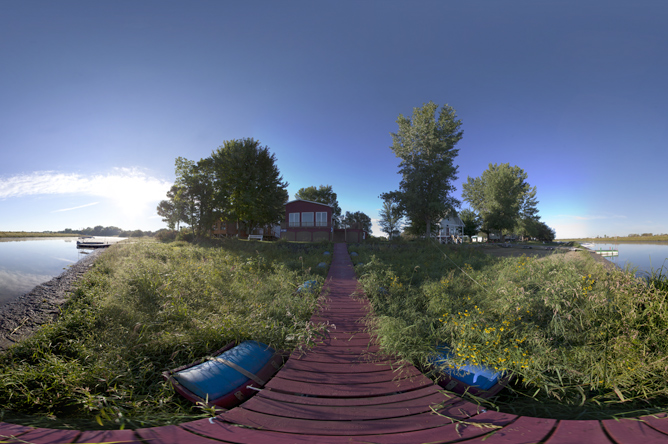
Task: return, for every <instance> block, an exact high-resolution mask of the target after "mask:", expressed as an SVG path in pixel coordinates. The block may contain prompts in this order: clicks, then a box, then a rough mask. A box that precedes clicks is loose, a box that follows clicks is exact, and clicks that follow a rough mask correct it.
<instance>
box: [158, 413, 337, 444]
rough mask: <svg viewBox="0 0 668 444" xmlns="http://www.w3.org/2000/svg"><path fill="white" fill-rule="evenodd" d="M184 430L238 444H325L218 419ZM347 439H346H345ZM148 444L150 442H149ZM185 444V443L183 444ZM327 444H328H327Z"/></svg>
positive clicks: (311, 437) (298, 435) (182, 425)
mask: <svg viewBox="0 0 668 444" xmlns="http://www.w3.org/2000/svg"><path fill="white" fill-rule="evenodd" d="M181 427H183V428H184V429H186V430H189V431H191V432H193V433H197V434H198V435H203V436H205V437H206V436H208V437H211V438H213V439H217V440H222V441H225V442H233V443H239V444H264V443H271V444H313V443H314V442H318V443H321V444H325V443H326V441H325V442H323V441H322V440H321V439H320V438H318V440H317V441H314V438H313V436H308V435H301V434H287V433H278V432H273V431H268V430H256V429H249V428H246V427H239V426H238V425H236V424H228V423H225V422H222V421H219V420H218V419H211V420H209V419H201V420H197V421H192V422H188V423H186V424H181ZM346 439H347V438H346ZM149 442H150V441H149ZM184 444H187V443H184ZM327 444H329V443H327Z"/></svg>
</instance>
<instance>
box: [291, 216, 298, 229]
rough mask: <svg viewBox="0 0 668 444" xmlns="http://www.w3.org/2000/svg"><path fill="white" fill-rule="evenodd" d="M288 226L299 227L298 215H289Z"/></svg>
mask: <svg viewBox="0 0 668 444" xmlns="http://www.w3.org/2000/svg"><path fill="white" fill-rule="evenodd" d="M289 217H290V226H291V227H298V226H299V213H290V216H289Z"/></svg>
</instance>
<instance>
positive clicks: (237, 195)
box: [210, 139, 288, 233]
mask: <svg viewBox="0 0 668 444" xmlns="http://www.w3.org/2000/svg"><path fill="white" fill-rule="evenodd" d="M210 159H211V163H212V168H213V171H214V174H215V179H216V204H217V206H218V208H219V209H222V213H223V219H225V220H230V221H236V220H238V221H242V222H244V223H245V224H246V227H247V229H248V232H249V233H250V232H251V231H252V230H253V229H254V228H255V227H257V226H264V225H269V224H273V223H276V222H280V221H281V220H282V219H283V217H284V216H285V214H284V207H283V206H284V205H285V203H286V202H287V200H288V192H287V187H288V183H287V182H284V181H283V177H282V176H281V174H280V172H279V170H278V167H277V166H276V156H275V155H274V154H271V153H270V152H269V148H268V147H266V146H264V147H263V146H260V142H258V141H257V140H254V139H240V140H228V141H226V142H225V143H224V144H223V146H221V147H219V148H218V149H217V150H216V151H214V152H213V154H212V155H211V158H210Z"/></svg>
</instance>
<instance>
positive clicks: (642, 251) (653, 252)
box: [594, 242, 668, 276]
mask: <svg viewBox="0 0 668 444" xmlns="http://www.w3.org/2000/svg"><path fill="white" fill-rule="evenodd" d="M594 245H595V247H594V250H598V249H599V248H601V249H604V250H605V249H607V248H614V249H618V250H619V256H612V257H606V259H607V260H609V261H610V262H612V263H614V264H616V265H617V266H619V267H620V268H625V267H630V268H637V273H636V274H637V275H638V276H644V275H645V273H647V272H649V271H650V270H651V269H652V268H654V269H655V270H658V269H659V268H661V267H662V266H664V265H665V268H664V273H663V274H664V275H665V274H668V243H662V244H644V243H639V244H626V243H624V244H622V243H620V244H611V243H599V242H594Z"/></svg>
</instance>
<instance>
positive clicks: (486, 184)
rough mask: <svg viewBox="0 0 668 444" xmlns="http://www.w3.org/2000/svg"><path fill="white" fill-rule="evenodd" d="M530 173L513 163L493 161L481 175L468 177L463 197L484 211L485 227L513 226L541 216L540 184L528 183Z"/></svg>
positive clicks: (497, 230)
mask: <svg viewBox="0 0 668 444" xmlns="http://www.w3.org/2000/svg"><path fill="white" fill-rule="evenodd" d="M527 177H528V175H527V173H526V172H525V171H524V170H523V169H522V168H520V167H518V166H510V164H508V163H505V164H500V165H497V164H491V163H490V164H489V168H487V170H485V171H484V172H483V173H482V175H481V176H480V177H477V178H472V177H468V179H467V181H466V183H465V184H464V185H463V192H462V197H463V198H464V200H466V201H467V202H468V203H469V204H470V205H471V207H472V208H473V209H474V210H475V211H476V212H477V213H478V214H479V215H480V217H481V219H482V227H481V228H480V231H483V232H485V233H487V234H488V235H489V233H490V232H494V231H496V232H499V233H502V232H503V230H513V229H515V228H516V227H517V226H518V224H519V223H520V222H521V221H522V219H523V218H525V219H531V220H537V213H538V210H537V208H536V205H537V204H538V201H537V200H536V187H531V185H529V183H527V181H526V179H527Z"/></svg>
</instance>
